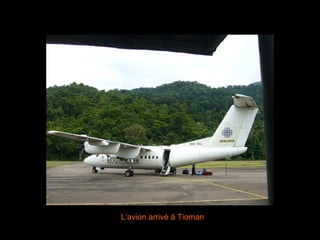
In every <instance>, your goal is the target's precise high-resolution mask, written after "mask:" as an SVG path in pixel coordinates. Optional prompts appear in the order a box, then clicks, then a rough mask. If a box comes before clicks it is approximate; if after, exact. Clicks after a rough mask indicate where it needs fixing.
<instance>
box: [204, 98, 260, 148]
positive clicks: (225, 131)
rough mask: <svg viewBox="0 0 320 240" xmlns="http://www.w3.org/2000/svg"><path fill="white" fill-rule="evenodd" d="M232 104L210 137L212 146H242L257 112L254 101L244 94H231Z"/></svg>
mask: <svg viewBox="0 0 320 240" xmlns="http://www.w3.org/2000/svg"><path fill="white" fill-rule="evenodd" d="M232 98H233V105H232V106H231V107H230V109H229V110H228V112H227V114H226V115H225V117H224V118H223V120H222V122H221V123H220V125H219V126H218V128H217V130H216V131H215V133H214V134H213V136H212V137H211V139H210V142H209V145H210V146H214V147H244V146H245V144H246V142H247V139H248V136H249V133H250V131H251V128H252V125H253V122H254V119H255V117H256V114H257V112H258V107H257V105H256V103H255V101H254V100H253V99H252V98H251V97H249V96H245V95H241V94H236V95H235V96H232Z"/></svg>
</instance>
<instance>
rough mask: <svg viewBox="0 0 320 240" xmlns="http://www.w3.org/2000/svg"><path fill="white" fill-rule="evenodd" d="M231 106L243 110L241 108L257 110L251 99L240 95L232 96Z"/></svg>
mask: <svg viewBox="0 0 320 240" xmlns="http://www.w3.org/2000/svg"><path fill="white" fill-rule="evenodd" d="M232 98H233V104H234V106H235V107H238V108H243V107H253V108H257V104H256V102H255V101H254V100H253V98H252V97H249V96H246V95H242V94H235V96H232Z"/></svg>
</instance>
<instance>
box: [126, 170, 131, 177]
mask: <svg viewBox="0 0 320 240" xmlns="http://www.w3.org/2000/svg"><path fill="white" fill-rule="evenodd" d="M124 175H125V176H126V177H132V176H133V171H132V170H127V171H125V172H124Z"/></svg>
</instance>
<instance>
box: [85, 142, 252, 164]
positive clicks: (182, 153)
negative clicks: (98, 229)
mask: <svg viewBox="0 0 320 240" xmlns="http://www.w3.org/2000/svg"><path fill="white" fill-rule="evenodd" d="M148 148H150V149H151V151H148V152H145V153H142V152H141V153H140V154H139V155H138V156H137V157H136V158H132V159H129V160H128V159H121V158H118V157H117V156H116V155H108V154H92V155H90V156H89V157H87V158H85V159H84V162H85V163H86V164H88V165H90V166H95V167H100V168H128V166H129V165H131V168H132V169H161V168H162V167H163V166H164V161H165V159H164V152H165V151H168V152H169V155H168V161H169V164H170V166H171V167H180V166H185V165H190V164H195V163H201V162H206V161H213V160H220V159H227V158H230V157H233V156H236V155H240V154H242V153H244V152H245V151H246V150H247V147H221V148H212V147H194V148H187V147H175V146H171V147H150V146H148Z"/></svg>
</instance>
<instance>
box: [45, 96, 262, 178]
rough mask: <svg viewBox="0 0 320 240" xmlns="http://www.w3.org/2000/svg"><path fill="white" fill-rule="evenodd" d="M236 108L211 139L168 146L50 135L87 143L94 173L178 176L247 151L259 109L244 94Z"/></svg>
mask: <svg viewBox="0 0 320 240" xmlns="http://www.w3.org/2000/svg"><path fill="white" fill-rule="evenodd" d="M232 98H233V105H231V106H230V108H229V110H228V112H227V113H226V115H225V116H224V118H223V120H222V121H221V123H220V124H219V126H218V128H217V129H216V131H215V132H214V134H213V135H212V136H209V137H206V138H202V139H197V140H193V141H189V142H185V143H180V144H173V145H169V146H144V145H135V144H129V143H123V142H117V141H111V140H106V139H101V138H96V137H91V136H88V135H85V134H74V133H68V132H62V131H56V130H51V131H48V134H49V135H54V136H58V137H62V138H67V139H73V140H77V141H83V142H84V150H85V152H87V153H88V154H90V156H88V157H86V158H85V159H84V160H83V161H84V163H85V164H87V165H89V166H92V172H93V173H97V172H98V170H103V169H104V168H119V169H127V170H126V171H125V173H124V175H125V176H126V177H132V176H133V175H134V171H133V170H134V169H151V170H154V171H155V173H156V174H159V175H163V176H167V175H169V174H175V173H176V168H177V167H180V166H186V165H190V164H196V163H202V162H208V161H213V160H223V159H230V158H231V157H233V156H237V155H241V154H243V153H245V152H246V151H247V147H246V146H245V144H246V141H247V138H248V136H249V133H250V131H251V128H252V126H253V122H254V120H255V117H256V114H257V112H258V107H257V105H256V103H255V101H254V100H253V98H252V97H250V96H246V95H243V94H235V95H234V96H232Z"/></svg>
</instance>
